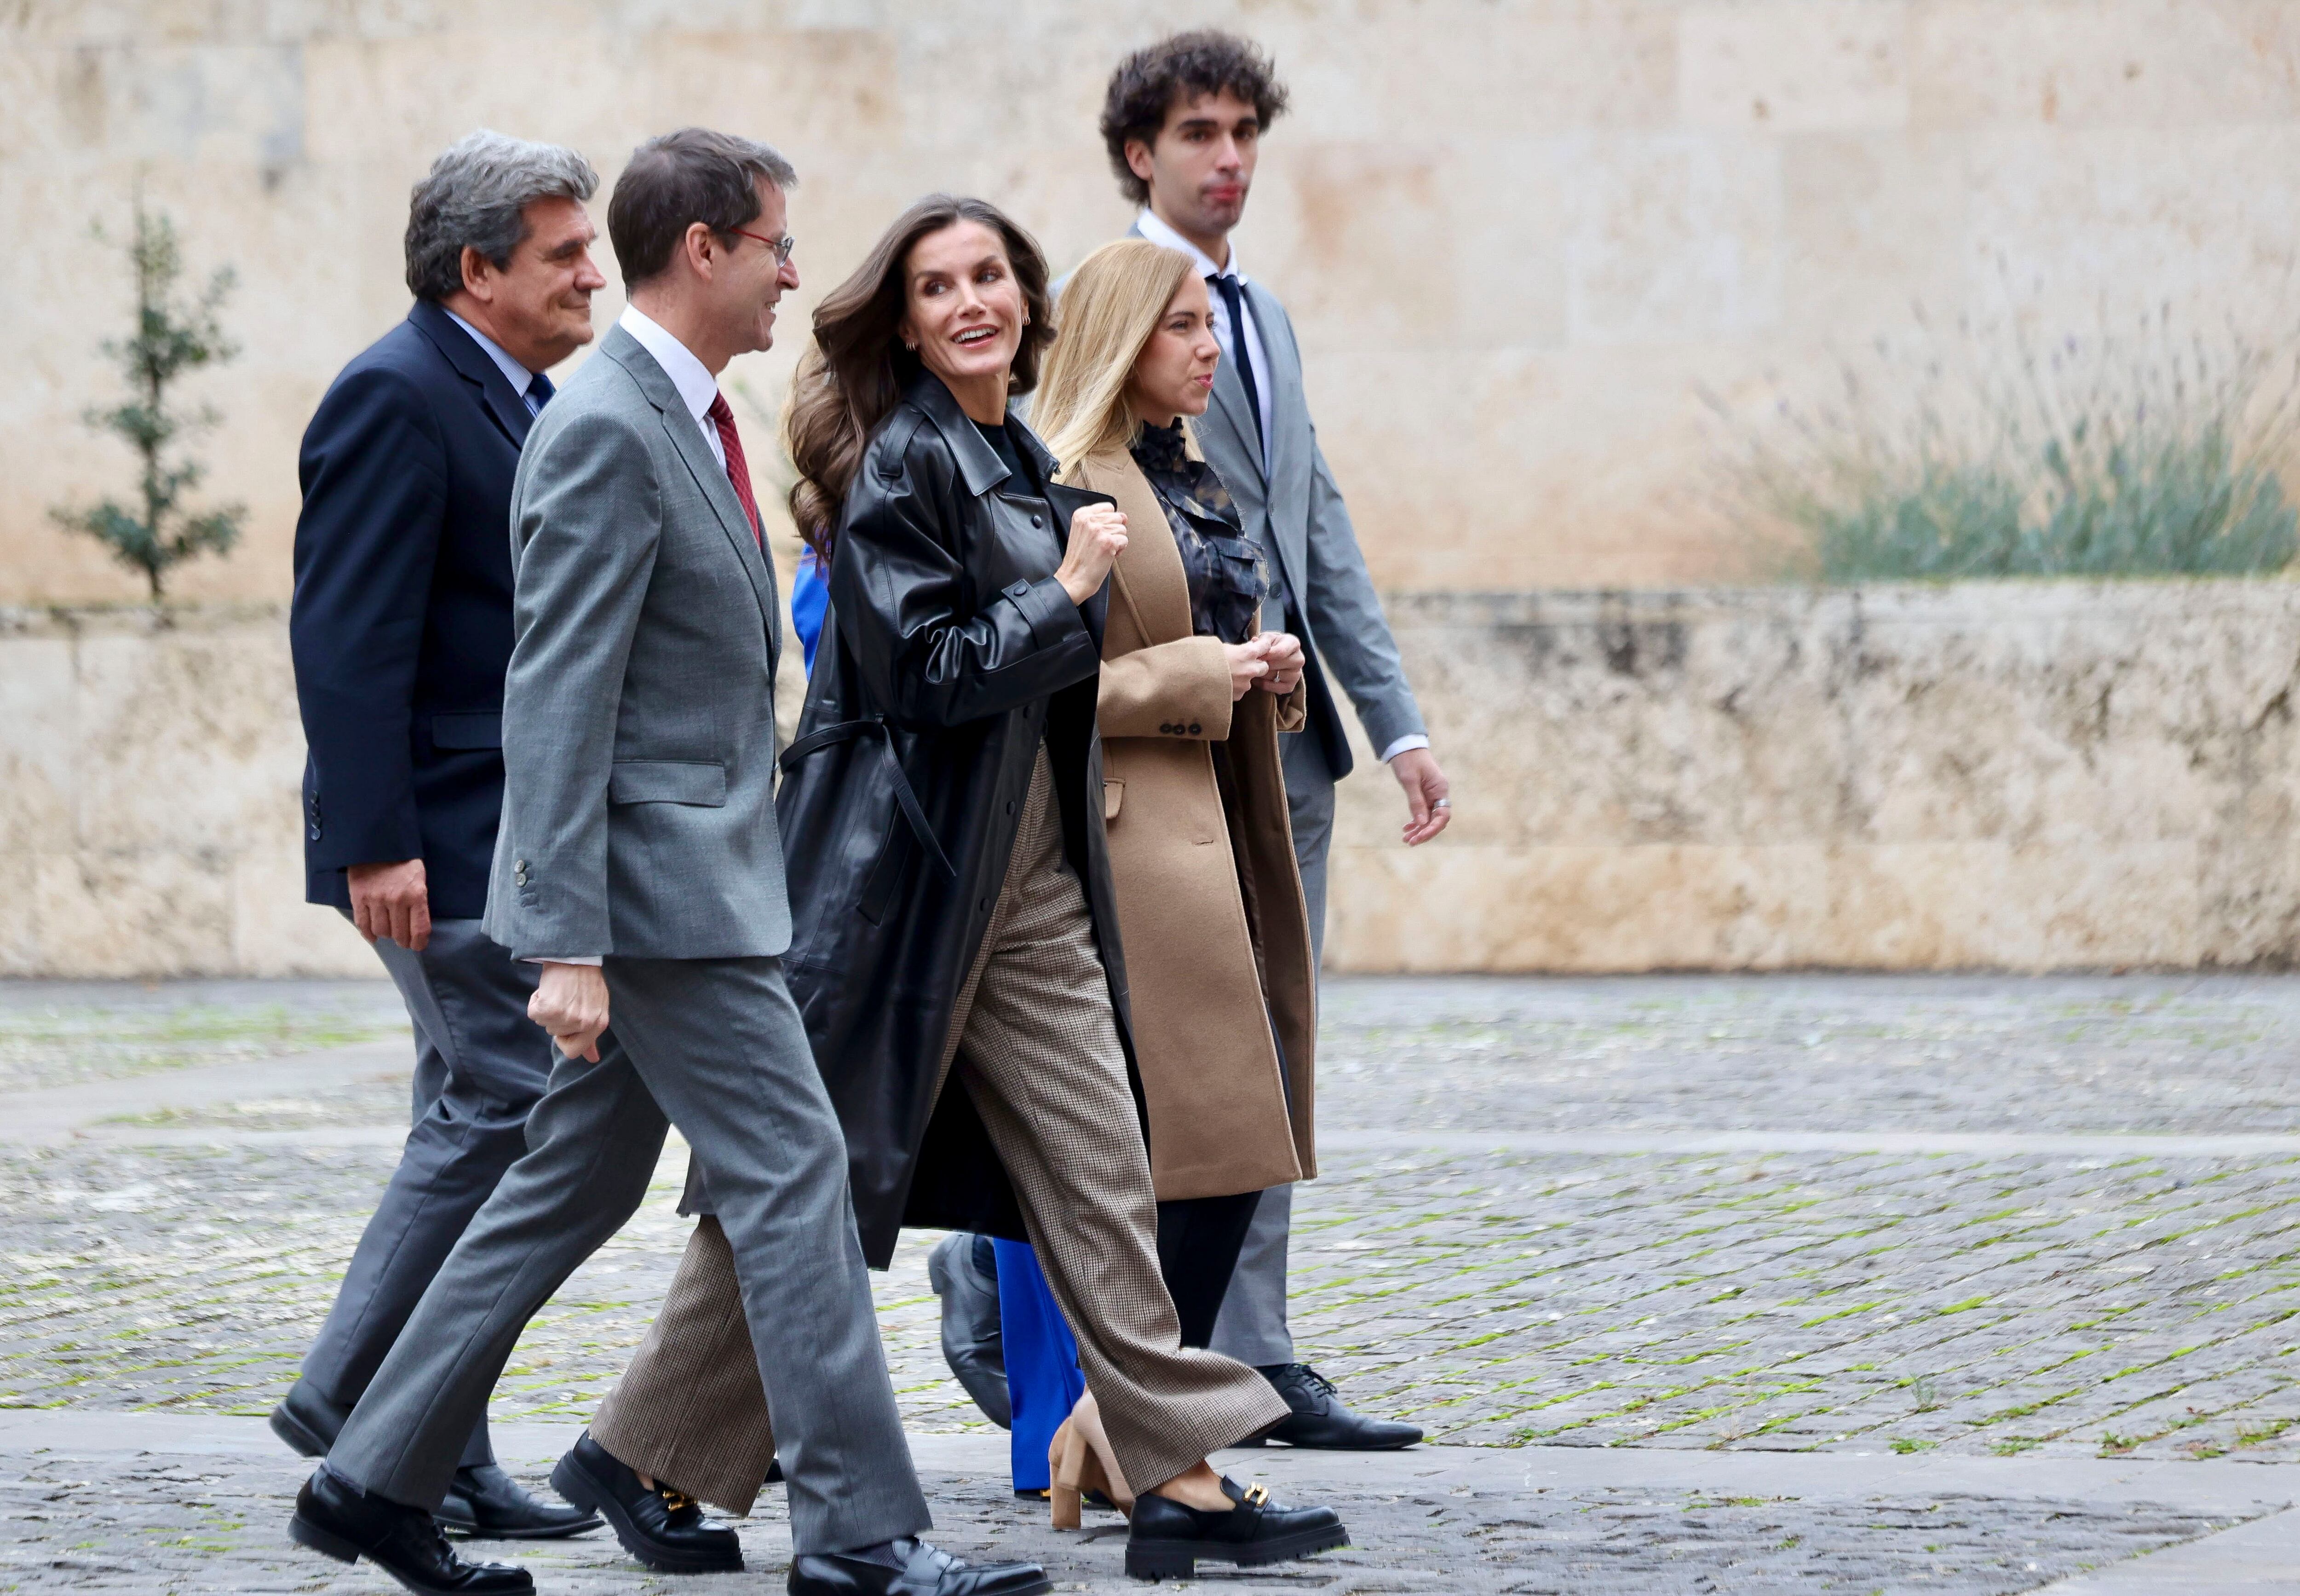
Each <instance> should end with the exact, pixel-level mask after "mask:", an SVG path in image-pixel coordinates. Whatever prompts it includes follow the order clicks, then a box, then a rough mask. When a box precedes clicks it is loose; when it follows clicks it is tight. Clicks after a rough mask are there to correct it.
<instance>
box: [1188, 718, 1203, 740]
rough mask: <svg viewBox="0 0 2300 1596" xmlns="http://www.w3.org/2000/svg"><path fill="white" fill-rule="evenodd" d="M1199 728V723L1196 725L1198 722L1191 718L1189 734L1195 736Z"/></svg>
mask: <svg viewBox="0 0 2300 1596" xmlns="http://www.w3.org/2000/svg"><path fill="white" fill-rule="evenodd" d="M1200 729H1201V727H1199V725H1198V723H1197V722H1196V721H1195V720H1193V721H1191V722H1190V736H1194V737H1195V736H1197V735H1198V733H1199V731H1200Z"/></svg>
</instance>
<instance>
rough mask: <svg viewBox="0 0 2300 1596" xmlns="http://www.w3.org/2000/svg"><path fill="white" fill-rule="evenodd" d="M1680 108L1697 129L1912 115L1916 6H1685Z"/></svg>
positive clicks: (1781, 2) (1881, 122) (1831, 2)
mask: <svg viewBox="0 0 2300 1596" xmlns="http://www.w3.org/2000/svg"><path fill="white" fill-rule="evenodd" d="M1677 63H1678V64H1677V79H1678V96H1679V110H1680V112H1681V114H1682V115H1683V118H1684V120H1685V121H1686V122H1687V123H1688V124H1690V125H1692V126H1696V127H1704V128H1720V129H1731V130H1744V131H1746V130H1755V131H1763V130H1768V129H1770V130H1771V131H1774V132H1780V133H1810V132H1818V131H1832V132H1833V131H1840V130H1845V129H1874V128H1897V127H1900V126H1902V125H1903V124H1904V123H1905V122H1906V121H1908V119H1909V7H1908V6H1906V5H1904V4H1897V3H1895V0H1820V3H1819V4H1815V3H1814V0H1769V3H1765V4H1696V5H1688V6H1687V7H1686V8H1685V10H1684V12H1683V13H1682V20H1681V21H1679V33H1678V51H1677Z"/></svg>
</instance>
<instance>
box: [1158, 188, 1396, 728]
mask: <svg viewBox="0 0 2300 1596" xmlns="http://www.w3.org/2000/svg"><path fill="white" fill-rule="evenodd" d="M1134 227H1135V230H1136V231H1137V232H1138V233H1140V234H1141V235H1142V236H1143V237H1145V238H1147V239H1148V240H1150V242H1151V243H1153V244H1163V245H1165V246H1166V247H1167V248H1168V249H1178V250H1180V251H1181V252H1182V253H1183V254H1186V255H1188V256H1189V257H1190V260H1191V261H1192V262H1194V263H1195V264H1196V267H1197V269H1198V275H1199V276H1200V277H1227V278H1235V279H1236V280H1237V282H1238V288H1239V294H1238V312H1239V313H1240V315H1241V316H1242V317H1243V318H1244V320H1245V322H1246V359H1248V360H1249V361H1252V362H1254V397H1255V398H1256V399H1257V400H1259V401H1260V402H1261V406H1262V447H1263V463H1264V468H1265V470H1266V469H1267V465H1268V461H1269V459H1270V453H1269V451H1270V445H1269V438H1270V430H1271V426H1272V424H1273V423H1272V420H1271V408H1270V402H1271V389H1272V388H1274V387H1276V386H1277V385H1276V384H1275V383H1273V382H1271V380H1270V357H1269V355H1268V354H1267V353H1264V350H1263V342H1262V329H1261V328H1259V327H1256V326H1255V325H1254V301H1253V300H1251V299H1249V298H1247V297H1246V294H1245V291H1244V290H1245V288H1246V273H1245V272H1243V271H1241V270H1238V245H1235V244H1233V245H1230V246H1229V264H1228V265H1225V266H1217V265H1215V264H1214V262H1213V257H1212V256H1211V255H1209V254H1206V252H1205V251H1204V250H1202V249H1200V248H1199V247H1198V246H1197V245H1195V244H1193V243H1191V242H1190V241H1189V240H1188V238H1185V237H1182V235H1181V234H1179V233H1178V232H1176V231H1175V230H1174V229H1172V228H1170V227H1168V226H1167V225H1166V223H1165V221H1164V220H1163V219H1161V218H1160V216H1159V214H1158V213H1157V212H1155V211H1152V210H1148V209H1145V210H1144V211H1143V212H1142V214H1141V215H1139V216H1138V217H1136V218H1135V220H1134ZM1206 303H1207V305H1208V307H1209V308H1210V310H1211V312H1212V316H1213V329H1214V337H1215V339H1216V340H1217V341H1218V342H1220V344H1221V352H1222V358H1223V359H1224V360H1230V359H1234V358H1235V357H1236V354H1237V351H1238V341H1237V340H1236V339H1234V338H1232V337H1230V331H1229V303H1228V302H1226V301H1225V300H1224V299H1223V298H1222V296H1221V295H1219V294H1208V295H1206ZM1296 602H1297V603H1305V604H1306V603H1308V601H1307V600H1306V599H1304V598H1303V597H1302V596H1301V595H1300V594H1296ZM1427 747H1429V738H1428V737H1425V736H1422V735H1421V733H1420V732H1408V733H1407V734H1406V735H1405V736H1402V737H1400V738H1398V739H1397V741H1396V742H1395V743H1392V744H1390V745H1389V746H1388V747H1387V748H1385V749H1383V750H1382V751H1381V762H1382V763H1383V764H1385V765H1386V764H1388V763H1389V761H1392V760H1394V759H1396V757H1397V756H1398V755H1399V754H1401V753H1404V752H1405V751H1406V750H1407V749H1409V748H1427Z"/></svg>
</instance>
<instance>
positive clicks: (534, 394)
mask: <svg viewBox="0 0 2300 1596" xmlns="http://www.w3.org/2000/svg"><path fill="white" fill-rule="evenodd" d="M558 391H559V390H558V389H557V388H554V387H552V386H551V378H548V377H546V376H545V375H544V374H543V373H542V372H540V371H537V373H536V374H535V375H534V376H532V377H530V378H528V379H527V394H526V395H525V397H526V399H527V408H528V411H529V413H530V414H532V415H538V416H539V415H541V414H542V413H543V407H544V406H545V405H546V404H548V403H551V395H554V394H555V393H557V392H558Z"/></svg>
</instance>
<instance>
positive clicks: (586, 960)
mask: <svg viewBox="0 0 2300 1596" xmlns="http://www.w3.org/2000/svg"><path fill="white" fill-rule="evenodd" d="M520 962H521V964H587V965H589V966H590V967H591V968H593V969H597V968H599V955H598V954H596V953H546V954H543V955H541V956H539V957H537V958H534V959H522V960H520Z"/></svg>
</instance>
